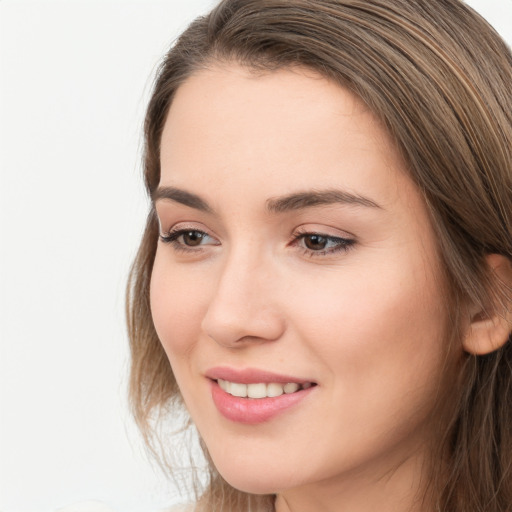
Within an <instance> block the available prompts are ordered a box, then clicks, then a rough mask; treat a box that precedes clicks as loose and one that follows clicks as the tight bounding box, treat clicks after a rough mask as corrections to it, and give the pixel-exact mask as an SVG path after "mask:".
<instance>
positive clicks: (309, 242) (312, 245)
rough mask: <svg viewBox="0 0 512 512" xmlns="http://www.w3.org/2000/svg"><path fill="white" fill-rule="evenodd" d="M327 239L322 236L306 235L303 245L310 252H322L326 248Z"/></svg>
mask: <svg viewBox="0 0 512 512" xmlns="http://www.w3.org/2000/svg"><path fill="white" fill-rule="evenodd" d="M327 242H328V238H327V237H325V236H322V235H306V236H305V237H304V245H305V246H306V247H307V248H308V249H309V250H311V251H322V250H323V249H325V247H326V246H327Z"/></svg>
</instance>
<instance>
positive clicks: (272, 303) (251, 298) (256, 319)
mask: <svg viewBox="0 0 512 512" xmlns="http://www.w3.org/2000/svg"><path fill="white" fill-rule="evenodd" d="M271 267H272V265H271V264H265V262H264V261H263V260H262V258H255V257H252V258H249V257H247V255H245V256H244V255H239V256H238V257H237V256H235V255H233V257H231V258H229V259H228V261H226V262H225V263H224V266H223V268H222V270H221V272H220V275H219V278H218V280H217V282H216V287H215V289H214V293H213V296H212V298H211V301H210V304H209V307H208V309H207V311H206V314H205V316H204V318H203V322H202V328H203V332H205V333H206V334H207V335H208V336H209V337H210V338H212V339H213V340H214V341H216V342H217V343H218V344H219V345H222V346H225V347H230V348H239V347H242V346H245V345H246V344H247V343H258V342H259V343H262V342H267V341H275V340H277V339H279V338H280V337H281V335H282V334H283V332H284V330H285V319H284V318H283V315H282V311H281V308H280V307H279V305H278V301H277V298H276V297H277V291H278V290H277V288H278V286H279V284H278V281H279V279H277V276H276V275H275V273H274V272H273V271H272V270H271Z"/></svg>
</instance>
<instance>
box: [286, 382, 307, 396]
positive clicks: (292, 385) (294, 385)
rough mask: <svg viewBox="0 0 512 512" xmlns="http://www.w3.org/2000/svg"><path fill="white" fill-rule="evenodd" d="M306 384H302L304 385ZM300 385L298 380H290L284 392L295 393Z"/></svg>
mask: <svg viewBox="0 0 512 512" xmlns="http://www.w3.org/2000/svg"><path fill="white" fill-rule="evenodd" d="M304 385H305V384H303V385H302V387H304ZM299 387H300V386H299V385H298V384H297V383H296V382H288V384H285V385H284V392H285V393H286V394H290V393H295V391H297V390H298V389H299Z"/></svg>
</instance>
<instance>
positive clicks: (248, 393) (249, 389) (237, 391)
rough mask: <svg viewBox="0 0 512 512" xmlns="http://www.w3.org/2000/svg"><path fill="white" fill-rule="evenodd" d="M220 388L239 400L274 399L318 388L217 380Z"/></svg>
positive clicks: (309, 383)
mask: <svg viewBox="0 0 512 512" xmlns="http://www.w3.org/2000/svg"><path fill="white" fill-rule="evenodd" d="M217 383H218V385H219V387H220V388H221V389H222V390H223V391H225V392H226V393H228V394H230V395H232V396H236V397H238V398H249V399H251V398H252V399H258V398H274V397H278V396H281V395H284V394H286V395H291V394H292V393H296V392H297V391H301V390H303V389H309V388H311V387H313V386H316V383H314V382H304V383H302V384H299V383H297V382H287V383H286V384H281V383H278V382H271V383H266V382H258V383H254V384H242V383H240V382H230V381H228V380H223V379H217Z"/></svg>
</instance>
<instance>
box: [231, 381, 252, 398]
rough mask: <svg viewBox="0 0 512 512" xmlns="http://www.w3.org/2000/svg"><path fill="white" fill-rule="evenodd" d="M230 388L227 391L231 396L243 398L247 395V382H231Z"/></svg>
mask: <svg viewBox="0 0 512 512" xmlns="http://www.w3.org/2000/svg"><path fill="white" fill-rule="evenodd" d="M230 384H231V389H230V390H229V393H230V394H231V395H233V396H239V397H240V398H245V397H246V396H247V388H248V386H247V384H239V383H238V382H231V383H230Z"/></svg>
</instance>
